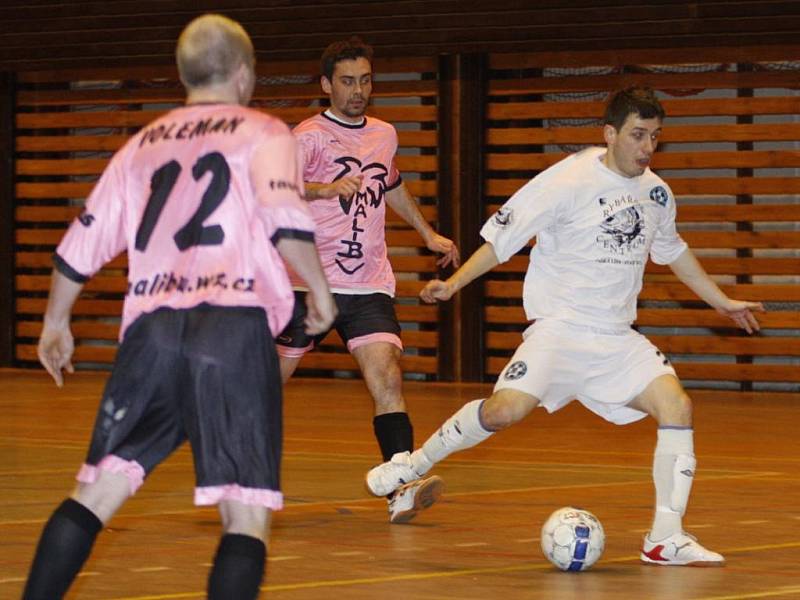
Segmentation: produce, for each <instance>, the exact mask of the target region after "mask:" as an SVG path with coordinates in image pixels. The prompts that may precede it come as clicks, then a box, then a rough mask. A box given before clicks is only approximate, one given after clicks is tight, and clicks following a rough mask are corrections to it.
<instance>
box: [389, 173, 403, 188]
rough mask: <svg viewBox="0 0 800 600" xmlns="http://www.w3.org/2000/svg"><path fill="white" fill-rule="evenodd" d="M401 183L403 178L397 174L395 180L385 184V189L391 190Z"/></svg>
mask: <svg viewBox="0 0 800 600" xmlns="http://www.w3.org/2000/svg"><path fill="white" fill-rule="evenodd" d="M401 183H403V178H402V177H401V176H398V177H397V181H395V182H394V183H393V184H392V185H389V186H386V191H387V192H391V191H392V190H394V189H397V188H399V187H400V184H401Z"/></svg>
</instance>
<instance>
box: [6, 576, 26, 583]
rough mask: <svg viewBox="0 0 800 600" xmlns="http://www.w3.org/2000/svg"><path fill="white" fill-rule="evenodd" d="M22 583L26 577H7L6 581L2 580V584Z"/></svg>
mask: <svg viewBox="0 0 800 600" xmlns="http://www.w3.org/2000/svg"><path fill="white" fill-rule="evenodd" d="M21 581H25V578H24V577H6V578H5V579H0V583H20V582H21Z"/></svg>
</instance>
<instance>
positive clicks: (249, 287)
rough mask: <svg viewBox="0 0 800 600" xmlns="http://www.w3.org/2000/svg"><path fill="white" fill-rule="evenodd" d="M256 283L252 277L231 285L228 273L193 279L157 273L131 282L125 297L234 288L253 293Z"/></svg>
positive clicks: (242, 278) (241, 279)
mask: <svg viewBox="0 0 800 600" xmlns="http://www.w3.org/2000/svg"><path fill="white" fill-rule="evenodd" d="M255 283H256V282H255V279H253V278H252V277H237V278H236V279H234V280H233V282H232V283H231V282H230V280H229V278H228V275H227V273H217V274H216V275H198V276H197V277H196V278H193V279H190V278H188V277H184V276H183V275H176V274H175V273H172V272H169V273H156V275H154V276H153V277H150V278H147V279H140V280H139V281H137V282H136V283H133V282H131V281H129V282H128V289H127V290H126V292H125V295H126V296H127V295H131V294H133V295H134V296H155V295H156V294H161V293H165V294H166V293H169V292H178V293H181V294H188V293H191V292H199V291H202V290H205V289H211V288H222V289H223V290H227V289H228V288H232V289H234V290H236V291H237V292H253V291H255Z"/></svg>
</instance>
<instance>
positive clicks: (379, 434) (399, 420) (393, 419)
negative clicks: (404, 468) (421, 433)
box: [372, 412, 414, 461]
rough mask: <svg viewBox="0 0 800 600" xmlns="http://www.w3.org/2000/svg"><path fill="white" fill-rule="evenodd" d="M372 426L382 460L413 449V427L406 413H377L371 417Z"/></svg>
mask: <svg viewBox="0 0 800 600" xmlns="http://www.w3.org/2000/svg"><path fill="white" fill-rule="evenodd" d="M372 427H373V429H374V431H375V437H376V438H377V440H378V445H379V446H380V447H381V454H383V460H384V461H387V460H391V458H392V456H394V455H395V454H396V453H398V452H405V451H406V450H408V451H409V452H411V451H412V450H414V429H413V427H411V421H409V419H408V413H404V412H395V413H386V414H383V415H378V416H377V417H375V418H374V419H372Z"/></svg>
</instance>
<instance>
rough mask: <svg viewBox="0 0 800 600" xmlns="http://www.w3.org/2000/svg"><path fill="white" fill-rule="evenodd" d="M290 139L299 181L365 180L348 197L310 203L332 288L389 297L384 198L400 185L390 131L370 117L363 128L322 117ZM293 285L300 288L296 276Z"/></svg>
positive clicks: (391, 292)
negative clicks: (295, 147)
mask: <svg viewBox="0 0 800 600" xmlns="http://www.w3.org/2000/svg"><path fill="white" fill-rule="evenodd" d="M294 135H295V137H296V138H297V141H298V143H299V145H300V152H301V154H302V156H303V159H304V168H303V181H308V182H314V183H331V182H333V181H336V180H337V179H340V178H341V177H352V176H354V175H363V176H364V179H363V182H362V184H361V190H360V191H359V192H358V193H356V194H355V195H354V196H353V197H351V198H327V199H319V200H313V201H311V202H309V206H310V208H311V214H312V215H313V216H314V221H315V222H316V224H317V233H316V243H317V250H318V251H319V255H320V258H321V260H322V266H323V268H324V269H325V276H326V277H327V279H328V282H329V283H330V286H331V289H332V290H333V291H335V292H339V293H348V292H349V293H366V292H383V293H386V294H389V295H391V296H393V295H394V289H395V281H394V273H392V267H391V265H390V264H389V259H388V256H387V253H386V237H385V227H386V203H385V200H386V198H385V195H386V192H387V191H389V190H392V189H394V188H396V187H397V186H399V185H400V184H401V183H402V180H401V178H400V173H399V172H398V170H397V167H396V166H395V162H394V157H395V154H396V153H397V132H396V131H395V129H394V127H393V126H392V125H390V124H389V123H386V122H384V121H381V120H379V119H374V118H372V117H367V118H366V119H365V120H364V122H363V123H362V124H361V125H349V124H345V123H341V122H339V121H336V120H334V119H332V118H330V117H328V116H327V115H325V114H324V113H323V114H319V115H316V116H314V117H311V118H310V119H306V120H305V121H303V122H302V123H300V124H299V125H298V126H297V127H296V128H295V129H294ZM292 283H293V284H295V285H299V286H302V282H301V281H299V280H298V279H297V277H296V276H294V275H292Z"/></svg>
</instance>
